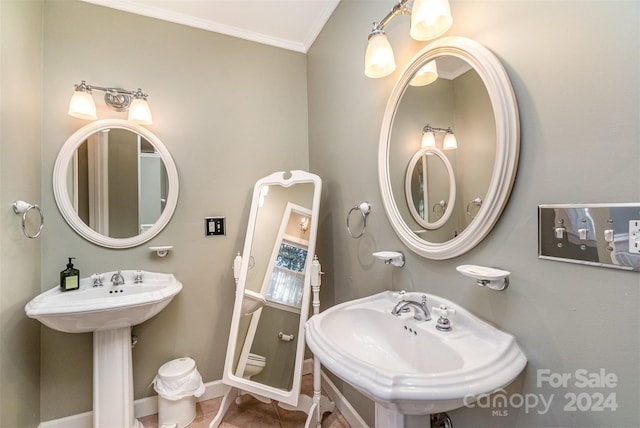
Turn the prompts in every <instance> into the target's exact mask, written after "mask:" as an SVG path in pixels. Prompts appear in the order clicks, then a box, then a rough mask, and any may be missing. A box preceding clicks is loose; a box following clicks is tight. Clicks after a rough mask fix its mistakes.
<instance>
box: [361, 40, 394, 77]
mask: <svg viewBox="0 0 640 428" xmlns="http://www.w3.org/2000/svg"><path fill="white" fill-rule="evenodd" d="M395 69H396V62H395V60H394V58H393V50H392V49H391V44H389V40H387V36H386V35H385V34H384V33H379V34H374V35H373V36H371V37H370V38H369V43H368V44H367V52H366V54H365V57H364V74H365V76H367V77H372V78H378V77H385V76H388V75H389V74H391V73H393V70H395Z"/></svg>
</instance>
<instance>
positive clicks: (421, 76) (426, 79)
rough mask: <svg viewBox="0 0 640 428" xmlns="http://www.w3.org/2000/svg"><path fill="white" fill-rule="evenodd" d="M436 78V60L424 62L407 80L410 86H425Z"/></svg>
mask: <svg viewBox="0 0 640 428" xmlns="http://www.w3.org/2000/svg"><path fill="white" fill-rule="evenodd" d="M436 80H438V65H437V64H436V60H435V59H434V60H432V61H429V62H428V63H426V64H425V65H424V66H423V67H422V68H421V69H420V70H418V72H417V73H416V75H415V76H414V77H413V79H411V80H410V81H409V85H411V86H427V85H429V84H431V83H433V82H435V81H436Z"/></svg>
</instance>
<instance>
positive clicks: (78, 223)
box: [53, 119, 179, 248]
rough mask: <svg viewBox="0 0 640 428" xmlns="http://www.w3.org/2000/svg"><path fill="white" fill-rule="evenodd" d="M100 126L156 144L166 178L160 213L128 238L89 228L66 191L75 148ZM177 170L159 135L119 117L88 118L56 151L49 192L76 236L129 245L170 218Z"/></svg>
mask: <svg viewBox="0 0 640 428" xmlns="http://www.w3.org/2000/svg"><path fill="white" fill-rule="evenodd" d="M104 129H126V130H129V131H132V132H135V133H137V134H140V135H141V136H142V137H143V138H145V139H146V140H147V141H149V142H150V143H151V144H153V146H154V147H155V148H156V150H157V151H158V153H159V154H160V157H161V158H162V161H163V162H164V165H165V168H166V171H167V178H168V181H169V192H168V195H167V203H166V205H165V208H164V210H163V211H162V214H161V215H160V217H159V218H158V220H157V221H156V222H155V223H154V224H153V226H152V227H150V228H149V229H147V230H145V231H144V232H142V233H140V234H138V235H136V236H132V237H130V238H112V237H109V236H105V235H102V234H100V233H98V232H96V231H95V230H93V229H91V228H90V227H89V226H88V225H87V224H85V222H84V221H82V219H81V218H80V217H79V216H78V214H77V213H76V211H75V209H74V207H73V203H72V202H71V199H70V198H69V193H68V191H67V171H68V168H69V163H70V162H71V160H72V158H73V154H74V153H75V151H76V149H78V147H80V145H81V144H82V143H83V142H84V141H85V140H86V139H87V138H88V137H89V136H90V135H92V134H94V133H96V132H99V131H102V130H104ZM178 187H179V186H178V170H177V169H176V165H175V163H174V162H173V159H172V158H171V154H170V153H169V151H168V150H167V148H166V147H165V146H164V144H162V142H161V141H160V139H159V138H158V137H156V136H155V135H154V134H153V133H152V132H151V131H149V130H147V129H146V128H144V127H142V126H139V125H136V124H133V123H131V122H128V121H126V120H123V119H101V120H96V121H95V122H91V123H89V124H88V125H85V126H83V127H82V128H80V129H78V130H77V131H76V132H74V133H73V135H71V136H70V137H69V138H68V139H67V141H66V142H65V143H64V145H63V146H62V148H61V149H60V153H58V157H57V159H56V163H55V166H54V168H53V193H54V196H55V199H56V203H57V204H58V209H59V210H60V213H61V214H62V216H63V217H64V219H65V220H66V221H67V223H68V224H69V226H71V228H72V229H73V230H75V231H76V232H77V233H78V234H79V235H80V236H82V237H83V238H85V239H86V240H88V241H90V242H93V243H94V244H97V245H101V246H103V247H107V248H131V247H135V246H137V245H140V244H143V243H145V242H147V241H149V240H150V239H151V238H153V237H154V236H156V235H157V234H158V233H160V232H161V231H162V229H164V228H165V226H166V225H167V224H168V223H169V220H171V217H172V216H173V213H174V211H175V209H176V206H177V204H178V191H179V189H178Z"/></svg>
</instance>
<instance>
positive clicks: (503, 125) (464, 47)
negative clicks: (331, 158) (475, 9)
mask: <svg viewBox="0 0 640 428" xmlns="http://www.w3.org/2000/svg"><path fill="white" fill-rule="evenodd" d="M438 58H441V59H444V58H447V59H450V58H457V59H459V60H462V61H463V62H465V63H467V64H468V65H469V66H470V67H471V69H473V70H474V71H475V72H476V73H477V75H478V76H479V78H480V79H481V81H482V83H483V84H484V86H485V88H486V92H487V94H488V97H489V101H490V104H491V107H492V109H493V115H494V119H495V139H496V141H495V161H494V164H493V168H492V172H491V176H490V180H489V185H488V189H487V193H486V195H484V197H483V204H482V207H481V209H479V210H478V212H477V215H476V216H475V217H474V218H473V219H472V220H471V222H470V223H469V225H468V226H467V227H466V228H464V230H463V231H461V232H460V233H457V234H455V235H454V237H453V238H451V239H449V240H447V241H445V242H431V241H429V240H427V239H425V238H424V237H423V236H422V234H421V233H420V232H416V231H415V230H414V229H415V228H414V227H412V226H410V225H409V224H408V223H409V221H408V220H407V219H406V217H403V215H402V213H401V211H402V210H401V209H400V208H399V206H398V205H399V203H400V201H403V202H404V201H406V198H405V197H404V196H403V197H398V195H394V191H393V188H392V180H393V177H392V172H391V170H390V160H389V159H390V151H391V150H393V147H392V146H393V145H392V138H391V134H392V131H393V126H394V121H396V119H398V118H397V117H396V114H397V113H398V109H399V106H400V103H401V101H402V98H403V95H404V94H405V92H406V91H407V89H408V88H409V86H410V85H409V83H410V82H411V80H412V79H413V77H414V76H415V74H416V73H417V72H418V71H419V70H420V69H421V68H422V67H423V66H424V65H425V64H427V63H428V62H430V61H432V60H437V59H438ZM519 139H520V129H519V117H518V109H517V104H516V99H515V94H514V92H513V89H512V87H511V82H510V81H509V77H508V75H507V73H506V71H505V70H504V68H503V66H502V64H501V63H500V61H499V60H498V58H496V57H495V55H494V54H493V53H492V52H491V51H489V50H488V49H487V48H485V47H484V46H482V45H481V44H479V43H478V42H475V41H473V40H471V39H467V38H463V37H446V38H442V39H439V40H436V41H434V42H432V43H430V44H429V45H427V46H426V47H425V48H424V49H423V50H421V51H420V52H419V53H418V54H417V55H416V56H415V57H414V58H413V59H412V60H411V61H410V63H409V64H408V65H407V67H406V68H405V70H404V71H403V72H402V74H401V76H400V78H399V79H398V81H397V82H396V84H395V86H394V88H393V90H392V92H391V95H390V97H389V100H388V102H387V106H386V109H385V113H384V117H383V121H382V126H381V131H380V141H379V146H378V147H379V149H378V179H379V185H380V192H381V196H382V201H383V205H384V208H385V212H386V214H387V217H388V218H389V221H390V223H391V226H392V228H393V229H394V231H395V232H396V234H397V235H398V237H399V238H400V239H401V240H402V242H403V243H404V244H405V245H407V246H408V247H409V248H410V249H411V250H412V251H414V252H415V253H417V254H419V255H421V256H423V257H425V258H429V259H434V260H443V259H450V258H453V257H457V256H459V255H461V254H464V253H466V252H468V251H470V250H471V249H472V248H474V247H475V246H476V245H477V244H479V243H480V242H481V241H482V239H484V237H485V236H486V235H487V234H488V233H489V232H490V231H491V229H492V228H493V226H494V225H495V223H496V222H497V221H498V218H499V217H500V215H501V213H502V211H503V209H504V207H505V205H506V202H507V200H508V198H509V195H510V193H511V188H512V186H513V182H514V180H515V175H516V170H517V165H518V157H519V148H520V141H519Z"/></svg>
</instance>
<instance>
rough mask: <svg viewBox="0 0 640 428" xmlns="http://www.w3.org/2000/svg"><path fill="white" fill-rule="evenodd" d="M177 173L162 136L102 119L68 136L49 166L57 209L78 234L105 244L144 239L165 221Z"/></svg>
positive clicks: (172, 208) (174, 194)
mask: <svg viewBox="0 0 640 428" xmlns="http://www.w3.org/2000/svg"><path fill="white" fill-rule="evenodd" d="M178 187H179V186H178V172H177V169H176V166H175V164H174V162H173V159H172V158H171V154H170V153H169V151H168V150H167V148H166V147H165V146H164V144H162V142H161V141H160V139H159V138H158V137H157V136H155V135H154V134H153V133H152V132H150V131H149V130H147V129H146V128H143V127H142V126H139V125H136V124H132V123H130V122H128V121H126V120H122V119H103V120H97V121H95V122H91V123H90V124H88V125H86V126H83V127H82V128H80V129H79V130H78V131H76V132H75V133H74V134H73V135H71V136H70V137H69V139H67V141H66V142H65V143H64V145H63V146H62V148H61V149H60V153H59V154H58V157H57V159H56V163H55V166H54V169H53V193H54V196H55V199H56V204H57V205H58V208H59V210H60V213H61V214H62V216H63V217H64V219H65V220H66V221H67V223H68V224H69V226H71V228H72V229H73V230H75V231H76V232H77V233H78V234H79V235H80V236H82V237H83V238H85V239H86V240H88V241H90V242H93V243H94V244H97V245H101V246H103V247H107V248H130V247H135V246H137V245H140V244H143V243H144V242H147V241H148V240H150V239H151V238H153V237H154V236H156V235H157V234H158V233H160V231H162V229H164V227H165V226H166V225H167V224H168V223H169V220H170V219H171V216H172V215H173V213H174V211H175V209H176V205H177V202H178Z"/></svg>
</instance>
